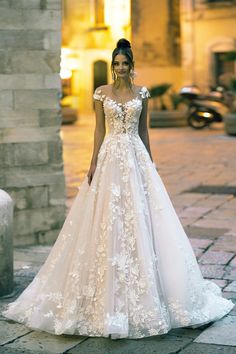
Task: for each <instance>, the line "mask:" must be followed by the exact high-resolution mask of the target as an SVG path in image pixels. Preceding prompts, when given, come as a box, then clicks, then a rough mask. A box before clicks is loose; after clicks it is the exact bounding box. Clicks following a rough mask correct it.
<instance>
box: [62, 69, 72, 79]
mask: <svg viewBox="0 0 236 354" xmlns="http://www.w3.org/2000/svg"><path fill="white" fill-rule="evenodd" d="M60 76H61V79H70V78H71V76H72V71H71V70H69V69H66V68H61V71H60Z"/></svg>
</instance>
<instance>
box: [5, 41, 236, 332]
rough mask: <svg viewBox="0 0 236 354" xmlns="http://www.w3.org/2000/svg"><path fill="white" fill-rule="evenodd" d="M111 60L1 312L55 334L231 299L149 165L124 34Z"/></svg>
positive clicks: (166, 323) (220, 308) (141, 106)
mask: <svg viewBox="0 0 236 354" xmlns="http://www.w3.org/2000/svg"><path fill="white" fill-rule="evenodd" d="M111 68H112V74H113V80H114V82H113V83H112V84H111V85H104V86H101V87H99V88H97V89H96V90H95V93H94V100H95V111H96V128H95V134H94V150H93V156H92V160H91V166H90V169H89V171H88V175H87V176H86V177H85V179H84V180H83V182H82V184H81V186H80V191H79V193H78V195H77V197H76V199H75V201H74V203H73V205H72V208H71V210H70V212H69V214H68V216H67V218H66V220H65V223H64V225H63V228H62V230H61V232H60V234H59V236H58V238H57V241H56V242H55V244H54V246H53V248H52V250H51V252H50V254H49V256H48V258H47V260H46V262H45V264H44V265H43V266H42V268H41V270H40V271H39V273H38V274H37V275H36V277H35V278H34V280H33V281H32V283H31V284H30V285H29V286H28V287H27V288H26V289H25V291H24V292H23V293H22V294H21V295H20V296H19V298H18V299H17V300H16V301H14V302H13V303H11V304H9V305H8V307H7V309H6V310H5V311H4V315H5V317H7V318H9V319H13V320H15V321H17V322H21V323H24V324H25V325H26V326H28V327H30V328H32V329H36V330H41V331H46V332H49V333H53V334H57V335H60V334H62V333H64V334H76V335H84V336H103V337H108V336H110V337H111V338H113V339H115V338H124V337H128V338H141V337H147V336H152V335H159V334H164V333H167V332H168V331H169V330H170V329H171V328H176V327H185V326H188V327H189V326H190V327H197V326H200V325H202V324H205V323H208V322H212V321H215V320H218V319H220V318H222V317H223V316H225V315H226V314H227V313H229V311H230V310H231V309H232V308H233V306H234V305H233V303H232V301H231V300H227V299H225V298H223V297H222V295H221V290H220V288H219V287H218V286H217V285H216V284H214V283H213V282H210V281H208V280H206V279H204V278H203V277H202V274H201V271H200V269H199V266H198V264H197V261H196V258H195V256H194V253H193V250H192V248H191V245H190V243H189V240H188V238H187V236H186V234H185V232H184V229H183V227H182V225H181V223H180V221H179V219H178V217H177V215H176V212H175V210H174V208H173V206H172V203H171V201H170V199H169V196H168V194H167V192H166V189H165V187H164V185H163V182H162V180H161V178H160V176H159V174H158V172H157V171H156V168H155V165H154V163H153V161H152V155H151V151H150V146H149V138H148V131H147V106H148V97H149V96H150V95H149V92H148V90H147V88H146V87H140V86H136V85H134V84H133V83H132V82H133V81H132V77H133V74H134V71H133V69H134V60H133V53H132V50H131V46H130V43H129V42H128V41H127V40H125V39H120V40H119V41H118V43H117V47H116V48H115V49H114V51H113V53H112V63H111ZM106 126H107V128H108V134H107V135H106V136H105V131H106Z"/></svg>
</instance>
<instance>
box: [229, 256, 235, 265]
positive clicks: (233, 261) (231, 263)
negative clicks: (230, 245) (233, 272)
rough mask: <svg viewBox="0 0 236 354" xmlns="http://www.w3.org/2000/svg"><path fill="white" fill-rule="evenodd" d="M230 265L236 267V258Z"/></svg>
mask: <svg viewBox="0 0 236 354" xmlns="http://www.w3.org/2000/svg"><path fill="white" fill-rule="evenodd" d="M229 265H230V266H231V267H236V256H235V257H234V258H233V259H232V260H231V261H230V263H229Z"/></svg>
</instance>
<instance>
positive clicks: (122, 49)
mask: <svg viewBox="0 0 236 354" xmlns="http://www.w3.org/2000/svg"><path fill="white" fill-rule="evenodd" d="M118 54H123V55H125V56H126V58H127V61H128V63H129V68H130V69H133V68H134V57H133V52H132V49H131V44H130V42H129V41H128V40H127V39H125V38H121V39H119V40H118V42H117V44H116V48H115V49H114V50H113V52H112V61H111V70H112V72H113V71H114V61H115V57H116V56H117V55H118Z"/></svg>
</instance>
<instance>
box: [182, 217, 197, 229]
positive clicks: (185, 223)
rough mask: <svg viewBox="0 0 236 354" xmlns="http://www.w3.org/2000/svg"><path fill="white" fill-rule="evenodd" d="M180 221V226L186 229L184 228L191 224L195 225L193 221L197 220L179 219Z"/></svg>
mask: <svg viewBox="0 0 236 354" xmlns="http://www.w3.org/2000/svg"><path fill="white" fill-rule="evenodd" d="M179 219H180V222H181V224H182V225H183V226H184V227H186V226H190V225H192V224H193V223H195V221H196V220H197V219H198V218H196V217H195V218H185V217H181V216H180V217H179Z"/></svg>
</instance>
